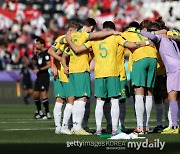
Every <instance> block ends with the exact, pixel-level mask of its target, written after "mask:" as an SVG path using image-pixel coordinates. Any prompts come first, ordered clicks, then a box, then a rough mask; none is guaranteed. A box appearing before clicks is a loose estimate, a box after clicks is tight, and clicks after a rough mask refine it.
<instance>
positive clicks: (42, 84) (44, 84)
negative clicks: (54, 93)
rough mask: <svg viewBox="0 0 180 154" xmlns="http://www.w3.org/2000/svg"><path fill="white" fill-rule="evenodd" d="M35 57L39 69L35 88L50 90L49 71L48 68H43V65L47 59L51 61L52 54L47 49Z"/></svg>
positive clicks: (37, 89)
mask: <svg viewBox="0 0 180 154" xmlns="http://www.w3.org/2000/svg"><path fill="white" fill-rule="evenodd" d="M33 59H34V60H35V61H36V66H37V68H38V69H39V72H38V73H37V79H36V81H35V86H34V90H35V91H44V90H46V91H48V89H49V72H48V69H46V70H41V67H44V66H45V65H46V62H47V61H50V56H49V54H48V53H47V50H45V51H43V52H40V53H39V54H37V55H34V57H33Z"/></svg>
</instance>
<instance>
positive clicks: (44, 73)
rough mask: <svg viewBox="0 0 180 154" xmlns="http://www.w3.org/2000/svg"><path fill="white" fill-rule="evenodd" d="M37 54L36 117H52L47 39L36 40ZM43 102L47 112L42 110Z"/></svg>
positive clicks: (35, 57) (35, 61)
mask: <svg viewBox="0 0 180 154" xmlns="http://www.w3.org/2000/svg"><path fill="white" fill-rule="evenodd" d="M34 52H35V55H34V57H33V61H34V66H35V69H34V73H36V74H37V78H36V81H35V85H34V102H35V104H36V108H37V110H36V113H35V115H34V118H35V119H40V118H42V119H50V118H51V116H50V113H49V101H48V97H47V92H48V88H49V73H48V69H49V68H50V66H51V65H50V56H49V54H48V53H47V50H46V49H45V41H44V40H43V39H42V38H37V39H36V40H35V50H34ZM41 102H42V103H43V105H44V109H45V113H43V112H42V111H41Z"/></svg>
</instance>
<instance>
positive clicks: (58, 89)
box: [53, 78, 66, 98]
mask: <svg viewBox="0 0 180 154" xmlns="http://www.w3.org/2000/svg"><path fill="white" fill-rule="evenodd" d="M53 82H54V96H55V97H60V98H66V94H65V91H64V89H63V87H62V85H61V83H60V80H59V78H56V79H54V80H53Z"/></svg>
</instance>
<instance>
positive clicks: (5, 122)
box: [0, 121, 52, 124]
mask: <svg viewBox="0 0 180 154" xmlns="http://www.w3.org/2000/svg"><path fill="white" fill-rule="evenodd" d="M0 123H1V124H12V123H13V124H28V123H29V124H31V123H44V121H38V122H35V121H34V122H33V121H30V122H27V121H19V122H18V121H17V122H16V121H9V122H7V121H1V122H0ZM45 123H52V121H46V122H45Z"/></svg>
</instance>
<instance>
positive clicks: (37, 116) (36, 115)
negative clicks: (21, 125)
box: [34, 112, 42, 119]
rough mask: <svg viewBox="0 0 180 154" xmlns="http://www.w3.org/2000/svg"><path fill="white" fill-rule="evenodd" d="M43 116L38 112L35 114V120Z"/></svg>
mask: <svg viewBox="0 0 180 154" xmlns="http://www.w3.org/2000/svg"><path fill="white" fill-rule="evenodd" d="M41 118H42V115H40V114H39V113H38V112H36V113H35V114H34V119H41Z"/></svg>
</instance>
